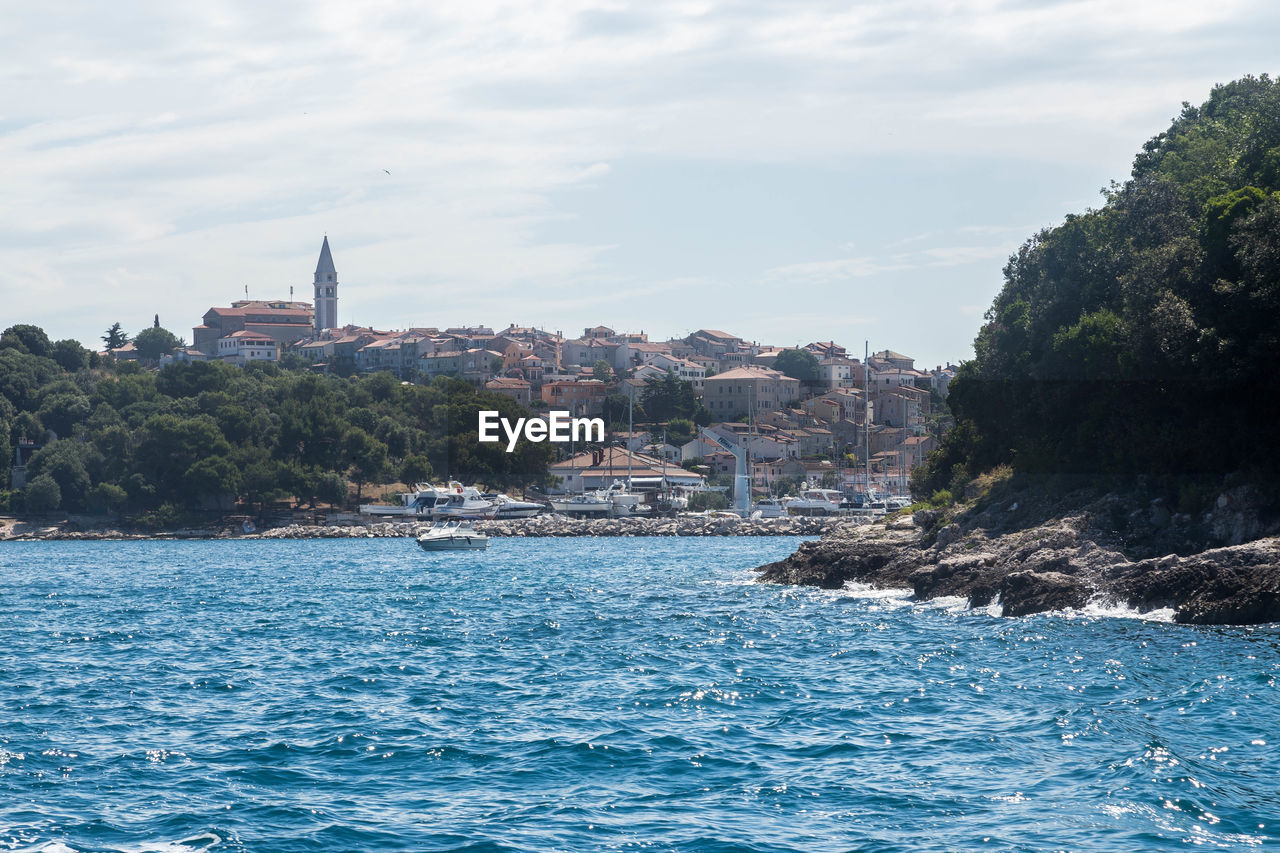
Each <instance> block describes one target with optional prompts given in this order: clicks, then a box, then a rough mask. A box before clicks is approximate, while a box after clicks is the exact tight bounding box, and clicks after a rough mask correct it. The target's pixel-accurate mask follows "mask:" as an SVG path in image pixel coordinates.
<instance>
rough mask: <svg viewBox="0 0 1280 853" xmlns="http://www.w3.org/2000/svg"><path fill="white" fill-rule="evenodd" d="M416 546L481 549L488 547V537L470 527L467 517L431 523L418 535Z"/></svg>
mask: <svg viewBox="0 0 1280 853" xmlns="http://www.w3.org/2000/svg"><path fill="white" fill-rule="evenodd" d="M418 547H419V548H421V549H422V550H424V551H483V550H484V549H486V548H488V547H489V537H488V536H486V535H485V534H483V533H480V532H478V531H476V530H475V529H473V528H472V527H471V522H470V521H469V520H467V519H454V520H452V521H446V522H443V523H437V524H433V525H431V528H430V529H429V530H427V531H426V532H425V533H423V534H422V535H420V536H419V537H418Z"/></svg>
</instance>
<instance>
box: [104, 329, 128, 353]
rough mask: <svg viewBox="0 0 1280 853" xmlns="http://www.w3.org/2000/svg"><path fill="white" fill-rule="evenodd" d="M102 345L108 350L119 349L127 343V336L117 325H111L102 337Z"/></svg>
mask: <svg viewBox="0 0 1280 853" xmlns="http://www.w3.org/2000/svg"><path fill="white" fill-rule="evenodd" d="M102 343H103V344H105V345H106V347H107V349H108V350H113V349H120V347H122V346H124V345H125V344H127V343H129V336H128V335H127V334H126V333H125V331H124V329H122V328H121V327H120V324H119V323H112V324H111V328H109V329H107V333H106V334H105V335H103V336H102Z"/></svg>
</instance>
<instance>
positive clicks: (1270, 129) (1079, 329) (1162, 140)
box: [913, 75, 1280, 495]
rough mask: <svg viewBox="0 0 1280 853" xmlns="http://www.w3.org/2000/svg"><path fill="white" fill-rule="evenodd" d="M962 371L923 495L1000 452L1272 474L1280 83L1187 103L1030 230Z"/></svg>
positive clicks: (1018, 464) (1170, 478)
mask: <svg viewBox="0 0 1280 853" xmlns="http://www.w3.org/2000/svg"><path fill="white" fill-rule="evenodd" d="M974 349H975V354H976V357H975V358H974V360H973V361H971V362H968V363H966V364H964V365H963V366H962V368H961V371H960V375H959V377H958V378H957V379H956V380H955V381H954V382H953V383H952V384H951V391H950V399H949V402H950V405H951V408H952V411H953V412H954V414H955V417H956V428H955V429H954V430H952V432H950V433H949V434H948V436H947V437H946V439H945V440H944V442H943V446H942V447H941V448H940V450H939V451H938V452H937V453H936V454H935V455H934V456H933V457H932V458H931V459H930V460H929V463H928V464H927V465H926V466H925V467H923V468H922V469H920V470H919V472H918V474H917V475H916V477H915V478H914V482H913V486H914V490H915V493H916V494H917V495H929V494H932V493H933V492H934V491H936V490H939V489H945V488H948V487H950V488H952V489H956V488H957V487H959V486H961V485H963V483H964V482H965V481H966V480H968V479H969V478H971V477H973V476H974V475H976V474H977V473H979V472H980V471H982V470H985V469H988V468H991V467H992V466H995V465H998V464H1002V463H1008V464H1011V465H1012V466H1013V468H1014V469H1015V470H1017V471H1023V472H1031V473H1081V474H1090V475H1098V474H1102V475H1124V476H1128V475H1147V476H1149V477H1156V478H1160V479H1163V480H1164V481H1165V482H1167V483H1170V484H1176V483H1177V481H1179V480H1183V481H1186V480H1189V479H1194V478H1204V477H1220V476H1221V475H1222V474H1224V473H1229V472H1242V473H1243V474H1244V475H1245V476H1247V477H1248V478H1249V479H1252V480H1255V481H1259V482H1265V481H1267V480H1271V481H1274V480H1275V479H1276V475H1277V473H1280V447H1277V445H1276V443H1275V441H1274V440H1273V437H1274V435H1275V429H1276V426H1275V425H1276V422H1277V421H1276V416H1277V411H1276V409H1277V403H1276V401H1277V400H1278V399H1280V397H1278V396H1277V392H1280V378H1278V374H1277V371H1276V369H1275V365H1274V363H1273V361H1272V359H1273V358H1274V357H1275V356H1276V355H1277V354H1278V353H1280V84H1278V83H1276V82H1273V81H1272V80H1270V79H1269V78H1268V77H1266V76H1265V75H1264V76H1262V77H1260V78H1253V77H1247V78H1244V79H1242V80H1238V81H1236V82H1233V83H1230V84H1228V85H1225V86H1219V87H1216V88H1215V89H1214V90H1213V93H1212V95H1211V96H1210V98H1209V100H1208V101H1207V102H1206V103H1205V104H1204V105H1202V106H1200V107H1193V106H1190V105H1187V104H1184V105H1183V110H1182V113H1181V115H1180V116H1179V117H1178V118H1177V119H1176V120H1175V121H1174V122H1173V124H1172V125H1171V126H1170V127H1169V129H1168V130H1167V131H1165V132H1164V133H1162V134H1160V135H1159V136H1157V137H1155V138H1154V139H1152V140H1151V141H1150V142H1148V143H1147V144H1146V145H1145V146H1144V147H1143V149H1142V151H1141V153H1139V154H1138V156H1137V159H1136V161H1135V163H1134V167H1133V174H1132V176H1131V177H1130V179H1129V180H1128V181H1126V182H1125V183H1124V184H1123V185H1114V184H1113V185H1112V187H1111V188H1110V189H1109V190H1108V191H1107V192H1106V203H1105V205H1104V206H1103V207H1102V208H1101V209H1098V210H1089V211H1087V212H1085V213H1083V214H1081V215H1078V216H1069V217H1067V219H1066V221H1065V222H1063V223H1062V224H1061V225H1059V226H1057V227H1055V228H1049V229H1045V230H1043V231H1041V232H1040V233H1039V234H1036V235H1035V236H1034V237H1032V238H1031V239H1030V240H1028V241H1027V242H1026V243H1025V244H1024V245H1023V246H1022V247H1021V248H1020V249H1019V250H1018V252H1017V254H1016V255H1014V256H1013V257H1012V258H1011V259H1010V261H1009V264H1008V266H1007V267H1006V268H1005V284H1004V288H1003V289H1002V290H1001V292H1000V294H999V295H998V296H997V297H996V299H995V302H994V303H993V304H992V306H991V308H990V309H989V310H988V311H987V314H986V323H985V325H983V327H982V329H981V331H980V332H979V334H978V337H977V339H976V341H975V344H974Z"/></svg>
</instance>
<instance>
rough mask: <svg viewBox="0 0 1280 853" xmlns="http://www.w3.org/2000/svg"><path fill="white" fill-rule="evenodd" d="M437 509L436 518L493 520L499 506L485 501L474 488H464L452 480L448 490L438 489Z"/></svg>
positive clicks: (435, 508) (433, 511) (435, 511)
mask: <svg viewBox="0 0 1280 853" xmlns="http://www.w3.org/2000/svg"><path fill="white" fill-rule="evenodd" d="M436 492H437V497H436V503H435V507H434V508H433V510H432V513H433V515H434V516H435V517H436V518H493V517H494V516H495V515H497V514H498V505H497V504H496V503H495V502H493V501H490V500H485V499H484V497H483V496H482V495H481V494H480V492H479V490H478V489H476V488H475V487H474V486H465V487H464V486H463V485H462V484H461V483H459V482H457V481H456V480H450V481H449V486H448V488H446V489H437V490H436Z"/></svg>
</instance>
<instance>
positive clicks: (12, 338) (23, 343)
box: [0, 323, 53, 357]
mask: <svg viewBox="0 0 1280 853" xmlns="http://www.w3.org/2000/svg"><path fill="white" fill-rule="evenodd" d="M5 348H9V349H16V350H17V351H18V352H24V353H28V354H30V355H34V356H40V357H45V356H48V355H49V353H50V351H51V350H52V349H53V344H51V343H50V342H49V336H48V335H46V334H45V333H44V329H42V328H40V327H39V326H32V325H29V324H27V323H19V324H18V325H16V326H10V327H9V328H7V329H5V330H4V333H3V334H0V349H5Z"/></svg>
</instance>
